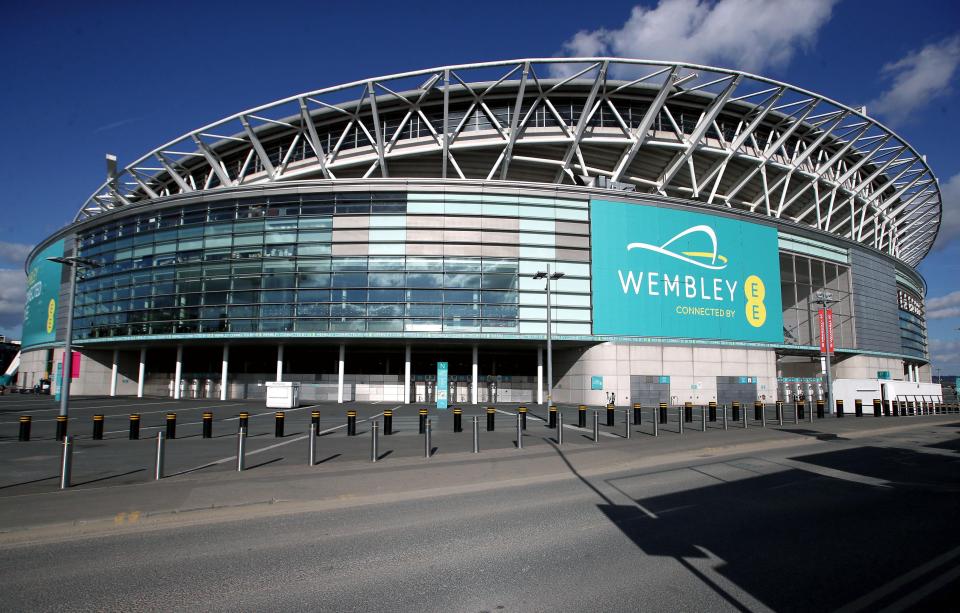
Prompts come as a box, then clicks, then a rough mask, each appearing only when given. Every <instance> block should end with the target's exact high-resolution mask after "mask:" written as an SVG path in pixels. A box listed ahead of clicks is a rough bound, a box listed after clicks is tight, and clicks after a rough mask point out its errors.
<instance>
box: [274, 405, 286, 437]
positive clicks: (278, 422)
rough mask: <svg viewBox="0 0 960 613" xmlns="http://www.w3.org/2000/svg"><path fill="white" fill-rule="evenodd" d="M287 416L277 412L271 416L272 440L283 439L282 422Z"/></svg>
mask: <svg viewBox="0 0 960 613" xmlns="http://www.w3.org/2000/svg"><path fill="white" fill-rule="evenodd" d="M286 417H287V414H286V413H284V412H283V411H277V412H276V413H274V414H273V418H274V425H273V437H274V438H283V422H284V420H285V419H286Z"/></svg>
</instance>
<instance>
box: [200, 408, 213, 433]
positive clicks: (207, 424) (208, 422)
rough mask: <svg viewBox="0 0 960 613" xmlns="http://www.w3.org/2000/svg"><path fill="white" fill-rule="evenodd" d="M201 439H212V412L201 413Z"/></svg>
mask: <svg viewBox="0 0 960 613" xmlns="http://www.w3.org/2000/svg"><path fill="white" fill-rule="evenodd" d="M202 421H203V438H213V412H212V411H204V412H203V419H202Z"/></svg>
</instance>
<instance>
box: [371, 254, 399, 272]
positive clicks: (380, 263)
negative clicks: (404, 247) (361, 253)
mask: <svg viewBox="0 0 960 613" xmlns="http://www.w3.org/2000/svg"><path fill="white" fill-rule="evenodd" d="M403 269H404V258H403V257H402V256H401V257H394V256H385V257H384V256H380V257H376V256H374V257H371V258H370V270H403Z"/></svg>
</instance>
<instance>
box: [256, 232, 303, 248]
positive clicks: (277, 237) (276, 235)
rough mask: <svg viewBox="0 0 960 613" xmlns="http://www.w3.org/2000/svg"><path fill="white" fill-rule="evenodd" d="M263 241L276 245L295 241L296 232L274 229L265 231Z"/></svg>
mask: <svg viewBox="0 0 960 613" xmlns="http://www.w3.org/2000/svg"><path fill="white" fill-rule="evenodd" d="M264 242H265V243H266V244H268V245H276V244H279V243H295V242H297V233H296V232H280V231H276V230H274V231H272V232H267V233H266V234H265V235H264Z"/></svg>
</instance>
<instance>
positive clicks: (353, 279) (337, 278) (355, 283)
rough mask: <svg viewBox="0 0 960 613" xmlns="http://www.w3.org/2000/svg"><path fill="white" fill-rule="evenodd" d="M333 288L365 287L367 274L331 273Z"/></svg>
mask: <svg viewBox="0 0 960 613" xmlns="http://www.w3.org/2000/svg"><path fill="white" fill-rule="evenodd" d="M332 286H333V287H366V286H367V273H365V272H336V273H333V283H332Z"/></svg>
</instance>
